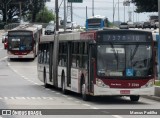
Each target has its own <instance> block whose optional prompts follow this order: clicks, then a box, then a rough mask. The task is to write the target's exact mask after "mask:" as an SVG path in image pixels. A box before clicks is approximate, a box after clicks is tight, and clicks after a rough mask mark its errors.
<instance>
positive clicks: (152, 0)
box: [132, 0, 158, 13]
mask: <svg viewBox="0 0 160 118" xmlns="http://www.w3.org/2000/svg"><path fill="white" fill-rule="evenodd" d="M132 2H133V3H135V5H136V6H137V9H136V12H138V13H140V12H157V11H158V0H132Z"/></svg>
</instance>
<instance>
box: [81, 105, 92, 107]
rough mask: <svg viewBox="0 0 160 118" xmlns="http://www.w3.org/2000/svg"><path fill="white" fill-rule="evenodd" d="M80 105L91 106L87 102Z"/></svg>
mask: <svg viewBox="0 0 160 118" xmlns="http://www.w3.org/2000/svg"><path fill="white" fill-rule="evenodd" d="M82 105H84V106H87V107H90V106H91V105H89V104H82Z"/></svg>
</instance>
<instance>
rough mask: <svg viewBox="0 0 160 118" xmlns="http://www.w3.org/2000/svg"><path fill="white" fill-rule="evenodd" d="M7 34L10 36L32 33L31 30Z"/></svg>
mask: <svg viewBox="0 0 160 118" xmlns="http://www.w3.org/2000/svg"><path fill="white" fill-rule="evenodd" d="M8 35H10V36H15V35H16V36H17V35H25V36H26V35H32V32H17V31H16V32H8Z"/></svg>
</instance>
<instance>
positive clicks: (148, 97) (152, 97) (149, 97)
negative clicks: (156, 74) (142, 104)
mask: <svg viewBox="0 0 160 118" xmlns="http://www.w3.org/2000/svg"><path fill="white" fill-rule="evenodd" d="M142 97H143V98H147V99H151V100H156V101H160V97H158V96H154V95H152V96H142Z"/></svg>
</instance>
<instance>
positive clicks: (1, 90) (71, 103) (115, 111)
mask: <svg viewBox="0 0 160 118" xmlns="http://www.w3.org/2000/svg"><path fill="white" fill-rule="evenodd" d="M36 64H37V59H35V60H34V61H32V60H15V61H10V60H8V59H7V54H6V50H4V49H3V44H2V43H0V109H1V110H4V109H20V110H22V109H25V110H27V109H34V110H36V109H37V110H38V109H51V111H50V110H48V111H47V110H46V111H43V110H42V112H43V113H44V114H45V113H50V114H54V113H55V114H58V115H53V116H51V115H48V116H37V117H36V118H44V117H47V118H48V117H49V118H53V117H56V118H61V117H63V118H64V117H65V118H81V117H85V118H88V117H92V118H159V116H160V115H128V114H127V113H129V110H128V109H132V110H135V111H137V110H138V109H144V110H145V109H160V103H159V102H158V101H154V100H150V99H146V98H141V99H140V101H139V102H131V101H130V99H129V98H127V97H94V98H92V101H88V102H85V101H83V100H82V99H81V96H80V95H78V94H75V93H72V92H70V93H69V94H68V95H63V94H62V93H61V91H60V90H58V89H55V88H52V87H51V88H49V89H46V88H44V86H43V83H42V82H40V81H39V80H38V78H37V67H36ZM56 109H62V110H58V111H55V110H56ZM63 109H69V110H63ZM76 109H81V110H76ZM84 109H85V110H84ZM121 109H123V110H121ZM144 110H142V111H143V112H144ZM0 112H1V111H0ZM126 112H127V113H126ZM78 113H79V114H82V115H83V114H85V115H83V116H80V115H79V114H78ZM159 113H160V111H159ZM0 114H1V113H0ZM61 114H62V115H61ZM63 114H64V115H63ZM65 114H76V115H65ZM77 114H78V115H77ZM86 114H90V116H88V115H86ZM1 117H2V118H6V117H7V118H13V117H15V118H21V117H22V116H17V115H15V116H7V115H2V116H1ZM1 117H0V118H1ZM23 117H25V118H28V117H31V118H32V117H33V118H35V116H23Z"/></svg>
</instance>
